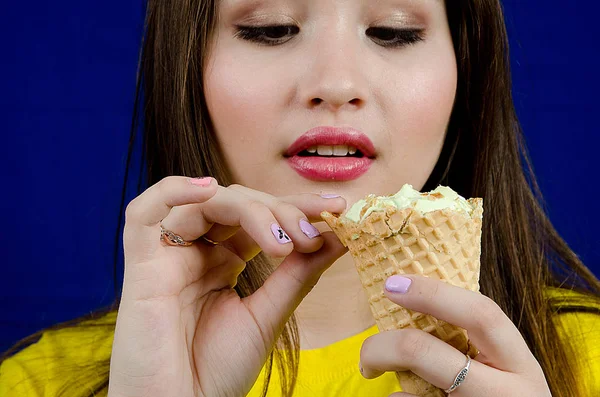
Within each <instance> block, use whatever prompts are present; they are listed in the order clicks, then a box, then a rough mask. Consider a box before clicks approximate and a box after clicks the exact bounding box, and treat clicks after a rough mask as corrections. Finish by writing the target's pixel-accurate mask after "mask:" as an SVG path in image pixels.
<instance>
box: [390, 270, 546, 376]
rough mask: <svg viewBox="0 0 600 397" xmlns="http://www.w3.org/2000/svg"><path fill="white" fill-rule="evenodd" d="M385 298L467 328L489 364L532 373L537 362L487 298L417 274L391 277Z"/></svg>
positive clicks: (515, 329)
mask: <svg viewBox="0 0 600 397" xmlns="http://www.w3.org/2000/svg"><path fill="white" fill-rule="evenodd" d="M390 289H391V290H394V291H396V292H393V291H390ZM402 291H405V292H404V293H402ZM385 295H386V296H387V297H388V299H390V300H391V301H392V302H394V303H396V304H398V305H400V306H403V307H405V308H408V309H411V310H415V311H417V312H421V313H426V314H430V315H432V316H434V317H435V318H437V319H440V320H443V321H446V322H448V323H450V324H453V325H456V326H459V327H461V328H464V329H466V330H467V332H468V335H469V339H470V340H471V341H472V342H473V344H474V345H475V346H477V348H478V349H479V350H480V351H481V355H480V356H478V358H477V359H478V360H480V361H482V362H484V361H483V360H485V363H486V364H489V365H492V366H494V367H496V368H498V369H501V370H504V371H511V372H529V371H530V370H532V369H533V366H532V365H534V364H535V363H536V361H535V359H534V357H533V355H532V353H531V352H530V350H529V348H528V347H527V344H526V343H525V341H524V340H523V337H522V336H521V334H520V333H519V331H518V329H517V328H516V327H515V325H514V324H513V323H512V321H510V319H509V318H508V317H507V316H506V315H505V314H504V312H503V311H502V309H500V307H499V306H498V305H497V304H496V303H495V302H494V301H492V300H491V299H490V298H488V297H486V296H485V295H482V294H479V293H476V292H473V291H469V290H466V289H463V288H460V287H456V286H453V285H450V284H447V283H445V282H442V281H439V280H436V279H433V278H429V277H421V276H416V275H408V276H392V277H390V278H389V279H388V280H387V281H386V288H385Z"/></svg>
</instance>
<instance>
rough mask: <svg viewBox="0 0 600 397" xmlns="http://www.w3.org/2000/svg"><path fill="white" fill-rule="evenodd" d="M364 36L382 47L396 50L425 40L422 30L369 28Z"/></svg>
mask: <svg viewBox="0 0 600 397" xmlns="http://www.w3.org/2000/svg"><path fill="white" fill-rule="evenodd" d="M366 35H367V36H369V37H370V38H371V40H373V41H374V42H375V43H377V44H379V45H381V46H382V47H389V48H398V47H404V46H407V45H411V44H415V43H418V42H419V41H423V40H424V39H425V31H424V29H395V28H387V27H371V28H368V29H367V32H366Z"/></svg>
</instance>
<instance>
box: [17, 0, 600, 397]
mask: <svg viewBox="0 0 600 397" xmlns="http://www.w3.org/2000/svg"><path fill="white" fill-rule="evenodd" d="M446 3H447V7H446V8H447V15H448V21H449V25H450V30H451V34H452V39H453V42H454V47H455V52H456V55H457V62H458V89H457V94H456V101H455V105H454V109H453V113H452V116H451V119H450V124H449V127H448V132H447V137H446V141H445V144H444V147H443V149H442V153H441V155H440V158H439V160H438V163H437V165H436V167H435V169H434V171H433V172H432V174H431V176H430V178H429V180H428V181H427V183H426V186H425V187H424V188H423V190H430V189H432V188H434V187H436V186H437V185H438V184H444V185H448V186H451V187H452V188H454V189H455V190H457V191H458V192H459V193H460V194H462V195H463V196H466V197H483V198H484V202H485V207H486V210H485V217H484V231H483V236H482V257H481V263H482V269H483V270H484V271H483V272H482V274H481V291H482V293H484V294H485V295H487V296H489V297H490V298H492V299H493V300H494V301H496V302H497V303H498V304H499V305H500V307H501V308H502V309H503V310H504V312H505V313H506V314H507V316H508V317H509V318H510V319H511V320H512V321H513V322H514V323H515V324H516V326H517V327H518V328H519V330H520V331H521V333H522V335H523V337H524V338H525V340H526V342H527V344H528V346H529V348H530V349H531V351H532V352H533V354H534V355H535V357H536V358H537V360H538V361H539V363H540V365H541V367H542V369H543V370H544V373H545V375H546V379H547V381H548V384H549V386H550V389H551V391H552V394H553V395H554V396H565V397H574V396H579V395H581V393H580V391H579V390H577V384H578V383H579V382H578V381H577V379H576V373H577V372H576V371H577V366H576V365H575V364H576V363H575V357H576V355H575V352H574V350H573V347H572V346H571V345H569V344H568V343H567V342H566V341H564V340H561V338H560V337H559V335H560V334H561V332H562V331H563V330H561V329H560V328H559V327H560V325H559V323H555V322H553V321H552V318H553V317H554V316H556V315H557V310H558V309H557V308H558V306H559V303H560V304H563V305H564V302H558V301H554V300H553V299H549V298H548V297H547V296H545V291H547V289H548V287H549V286H551V287H563V288H569V289H574V290H576V291H578V292H580V293H581V295H580V298H579V299H578V301H572V302H571V303H570V304H571V307H572V308H574V310H578V308H579V307H583V306H586V305H588V304H589V303H590V302H598V301H599V300H600V299H599V296H600V282H599V281H598V280H597V279H596V278H595V277H594V275H593V274H592V273H591V272H590V271H589V270H588V269H587V268H586V267H585V266H584V265H583V264H582V263H581V261H580V260H579V259H578V257H577V256H576V255H575V254H574V253H573V252H572V251H571V250H570V248H569V247H568V246H567V244H566V243H565V242H564V241H563V240H562V239H561V238H560V236H559V235H558V234H557V232H556V231H555V230H554V228H553V227H552V225H551V223H550V221H549V220H548V218H547V216H546V214H545V211H544V208H543V201H542V198H541V194H540V191H539V188H538V186H537V183H536V181H535V177H534V174H533V170H532V167H531V164H530V162H529V159H528V155H527V151H526V148H525V143H524V139H523V136H522V133H521V130H520V126H519V123H518V120H517V117H516V113H515V109H514V105H513V101H512V96H511V77H510V70H509V58H508V40H507V33H506V27H505V24H504V17H503V11H502V7H501V5H500V1H499V0H477V1H472V0H453V1H447V2H446ZM216 22H217V2H216V1H215V0H203V1H198V0H196V1H193V0H173V1H170V2H166V1H157V0H149V2H148V5H147V14H146V31H145V37H144V42H143V46H142V52H141V57H140V69H139V74H138V87H137V95H136V111H135V112H134V117H133V120H134V123H133V125H132V133H131V139H130V148H129V152H128V161H127V164H128V170H129V169H130V167H131V166H132V158H133V157H132V154H133V148H134V146H135V145H134V143H135V138H136V131H137V125H138V124H137V122H138V121H142V122H143V128H142V129H141V130H142V131H143V132H142V135H141V138H142V142H141V143H142V145H143V148H144V150H143V156H142V159H141V162H142V164H143V165H145V171H146V172H147V177H146V183H147V185H152V184H154V183H156V182H158V181H159V180H160V179H162V178H163V177H165V176H168V175H186V176H199V175H210V176H213V177H216V179H217V180H218V181H219V182H220V183H221V184H222V185H225V186H226V185H228V184H230V183H233V180H232V177H231V174H230V172H229V170H228V169H227V168H226V166H225V161H224V157H223V155H222V153H221V151H220V149H219V145H218V142H217V139H216V137H215V134H214V131H213V128H212V125H211V122H210V117H209V114H208V111H207V107H206V104H205V98H204V95H203V71H204V63H205V61H206V56H207V53H208V52H209V51H210V43H211V37H212V32H213V30H214V28H215V24H216ZM138 116H139V117H138ZM198 153H203V154H204V155H202V156H198ZM127 179H128V174H126V178H125V182H124V186H123V199H122V205H121V212H120V214H119V216H120V218H119V219H120V221H119V230H118V232H117V241H116V242H115V247H116V248H115V250H116V251H115V253H117V252H119V251H118V250H117V248H118V242H119V238H120V233H119V232H120V231H121V226H122V225H121V223H122V217H123V212H124V211H123V210H124V205H125V191H126V186H127ZM141 185H142V184H141V183H140V185H138V193H141V191H142V186H141ZM115 255H116V254H115ZM116 262H117V257H115V263H116ZM271 271H272V268H271V265H270V262H269V261H268V260H267V259H266V258H265V257H263V256H260V255H259V256H258V257H256V258H255V259H253V260H252V261H251V262H250V263H249V264H248V266H247V267H246V269H245V270H244V272H243V273H242V274H241V276H240V279H239V282H238V285H237V286H236V290H237V292H238V293H239V294H240V296H242V297H244V296H248V295H250V294H252V293H253V292H254V291H255V290H256V289H257V288H259V287H260V286H261V285H262V284H263V282H264V281H265V279H266V277H268V275H269V274H270V273H271ZM77 322H78V320H75V322H71V323H70V324H75V323H77ZM64 326H65V325H59V326H58V328H60V327H64ZM109 331H112V329H110V330H109ZM109 331H107V332H109ZM38 336H39V334H38ZM33 340H35V335H34V336H33V337H32V338H28V339H27V340H25V344H26V343H30V342H31V341H33ZM278 343H279V346H280V347H281V348H282V349H283V350H288V351H293V352H294V353H293V354H292V355H291V356H289V357H285V358H284V357H282V356H281V355H280V354H281V353H280V352H279V350H278V349H274V351H273V353H272V354H271V356H270V357H269V360H268V362H267V377H266V382H265V383H264V389H263V395H266V390H267V387H268V383H269V380H270V373H271V369H272V366H273V363H274V362H275V363H276V365H277V366H278V368H279V369H280V371H281V372H282V379H283V384H282V385H281V388H282V392H283V394H284V395H291V393H292V391H293V388H294V385H295V379H296V374H297V370H298V360H299V354H298V344H299V343H298V329H297V325H296V322H295V318H294V316H292V318H291V319H290V321H289V322H288V324H287V325H286V327H285V329H284V332H283V334H282V336H281V338H280V340H279V342H278ZM21 346H23V343H20V344H19V345H17V347H16V348H15V349H11V352H14V351H15V350H18V348H19V347H21ZM93 365H95V368H96V371H94V372H91V373H93V374H94V375H96V374H97V373H98V372H97V371H98V369H99V368H101V369H102V372H101V374H100V376H105V377H106V379H105V382H104V383H102V384H101V385H100V386H99V388H98V389H97V391H98V390H101V389H103V388H105V387H106V385H107V384H108V362H102V363H94V364H93ZM556 368H560V374H559V373H558V372H557V371H556Z"/></svg>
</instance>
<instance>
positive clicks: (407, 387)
mask: <svg viewBox="0 0 600 397" xmlns="http://www.w3.org/2000/svg"><path fill="white" fill-rule="evenodd" d="M468 203H469V204H470V205H471V207H472V208H473V210H472V212H471V213H470V214H469V213H467V212H465V211H459V210H455V209H450V208H444V209H439V210H434V211H430V212H427V213H422V212H420V211H418V210H416V209H414V208H404V209H398V208H396V207H395V206H392V205H389V206H385V207H384V208H379V209H378V210H377V211H373V212H371V213H368V214H367V216H366V217H364V219H362V220H361V221H360V222H354V221H352V220H350V219H347V218H345V217H343V216H338V215H334V214H331V213H329V212H323V213H322V214H321V216H322V218H323V219H324V220H325V222H327V224H328V225H329V226H330V227H331V229H332V230H333V231H334V232H335V234H336V235H337V236H338V238H339V239H340V240H341V242H342V244H344V245H345V246H347V247H348V248H349V251H350V253H351V255H352V257H353V258H354V262H355V265H356V269H357V270H358V273H359V275H360V279H361V282H362V285H363V287H364V289H365V291H366V293H367V295H368V299H369V304H370V307H371V312H372V313H373V316H374V317H375V321H376V323H377V326H378V328H379V330H380V331H388V330H393V329H403V328H408V327H411V328H418V329H421V330H423V331H426V332H429V333H430V334H432V335H434V336H436V337H437V338H439V339H441V340H443V341H445V342H447V343H449V344H450V345H452V346H454V347H455V348H456V349H458V350H460V351H461V352H463V353H465V354H466V353H468V354H469V355H471V356H472V357H473V356H474V355H476V354H477V351H476V349H475V347H474V346H472V345H471V344H470V343H469V338H468V336H467V332H466V331H465V330H464V329H462V328H459V327H456V326H454V325H451V324H449V323H446V322H444V321H441V320H438V319H436V318H434V317H432V316H430V315H427V314H422V313H418V312H415V311H412V310H408V309H405V308H403V307H401V306H399V305H397V304H395V303H393V302H392V301H390V300H389V299H387V298H386V297H385V295H384V293H383V289H384V283H385V281H386V279H387V278H388V277H389V276H391V275H394V274H417V275H421V276H426V277H433V278H436V279H439V280H442V281H444V282H447V283H450V284H452V285H456V286H459V287H462V288H466V289H468V290H471V291H479V268H480V253H481V224H482V214H483V200H482V199H480V198H474V199H469V200H468ZM365 208H366V207H365ZM361 215H365V211H362V213H361ZM397 375H398V379H399V381H400V384H401V386H402V389H403V390H404V391H405V392H409V393H413V394H416V395H418V396H445V393H444V392H443V391H442V390H441V389H439V388H437V387H435V386H433V385H431V384H429V383H428V382H426V381H425V380H423V379H422V378H420V377H418V376H417V375H415V374H413V373H412V372H410V371H406V372H398V373H397ZM450 381H451V379H449V382H450ZM448 386H450V385H448Z"/></svg>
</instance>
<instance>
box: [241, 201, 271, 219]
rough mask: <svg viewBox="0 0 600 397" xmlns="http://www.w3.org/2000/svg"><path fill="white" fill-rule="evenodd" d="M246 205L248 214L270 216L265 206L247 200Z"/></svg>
mask: <svg viewBox="0 0 600 397" xmlns="http://www.w3.org/2000/svg"><path fill="white" fill-rule="evenodd" d="M246 205H247V208H248V213H250V214H254V215H259V216H260V215H267V214H271V211H270V210H269V209H268V208H267V206H266V205H265V204H264V203H262V202H260V201H258V200H254V199H248V202H247V203H246Z"/></svg>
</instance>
